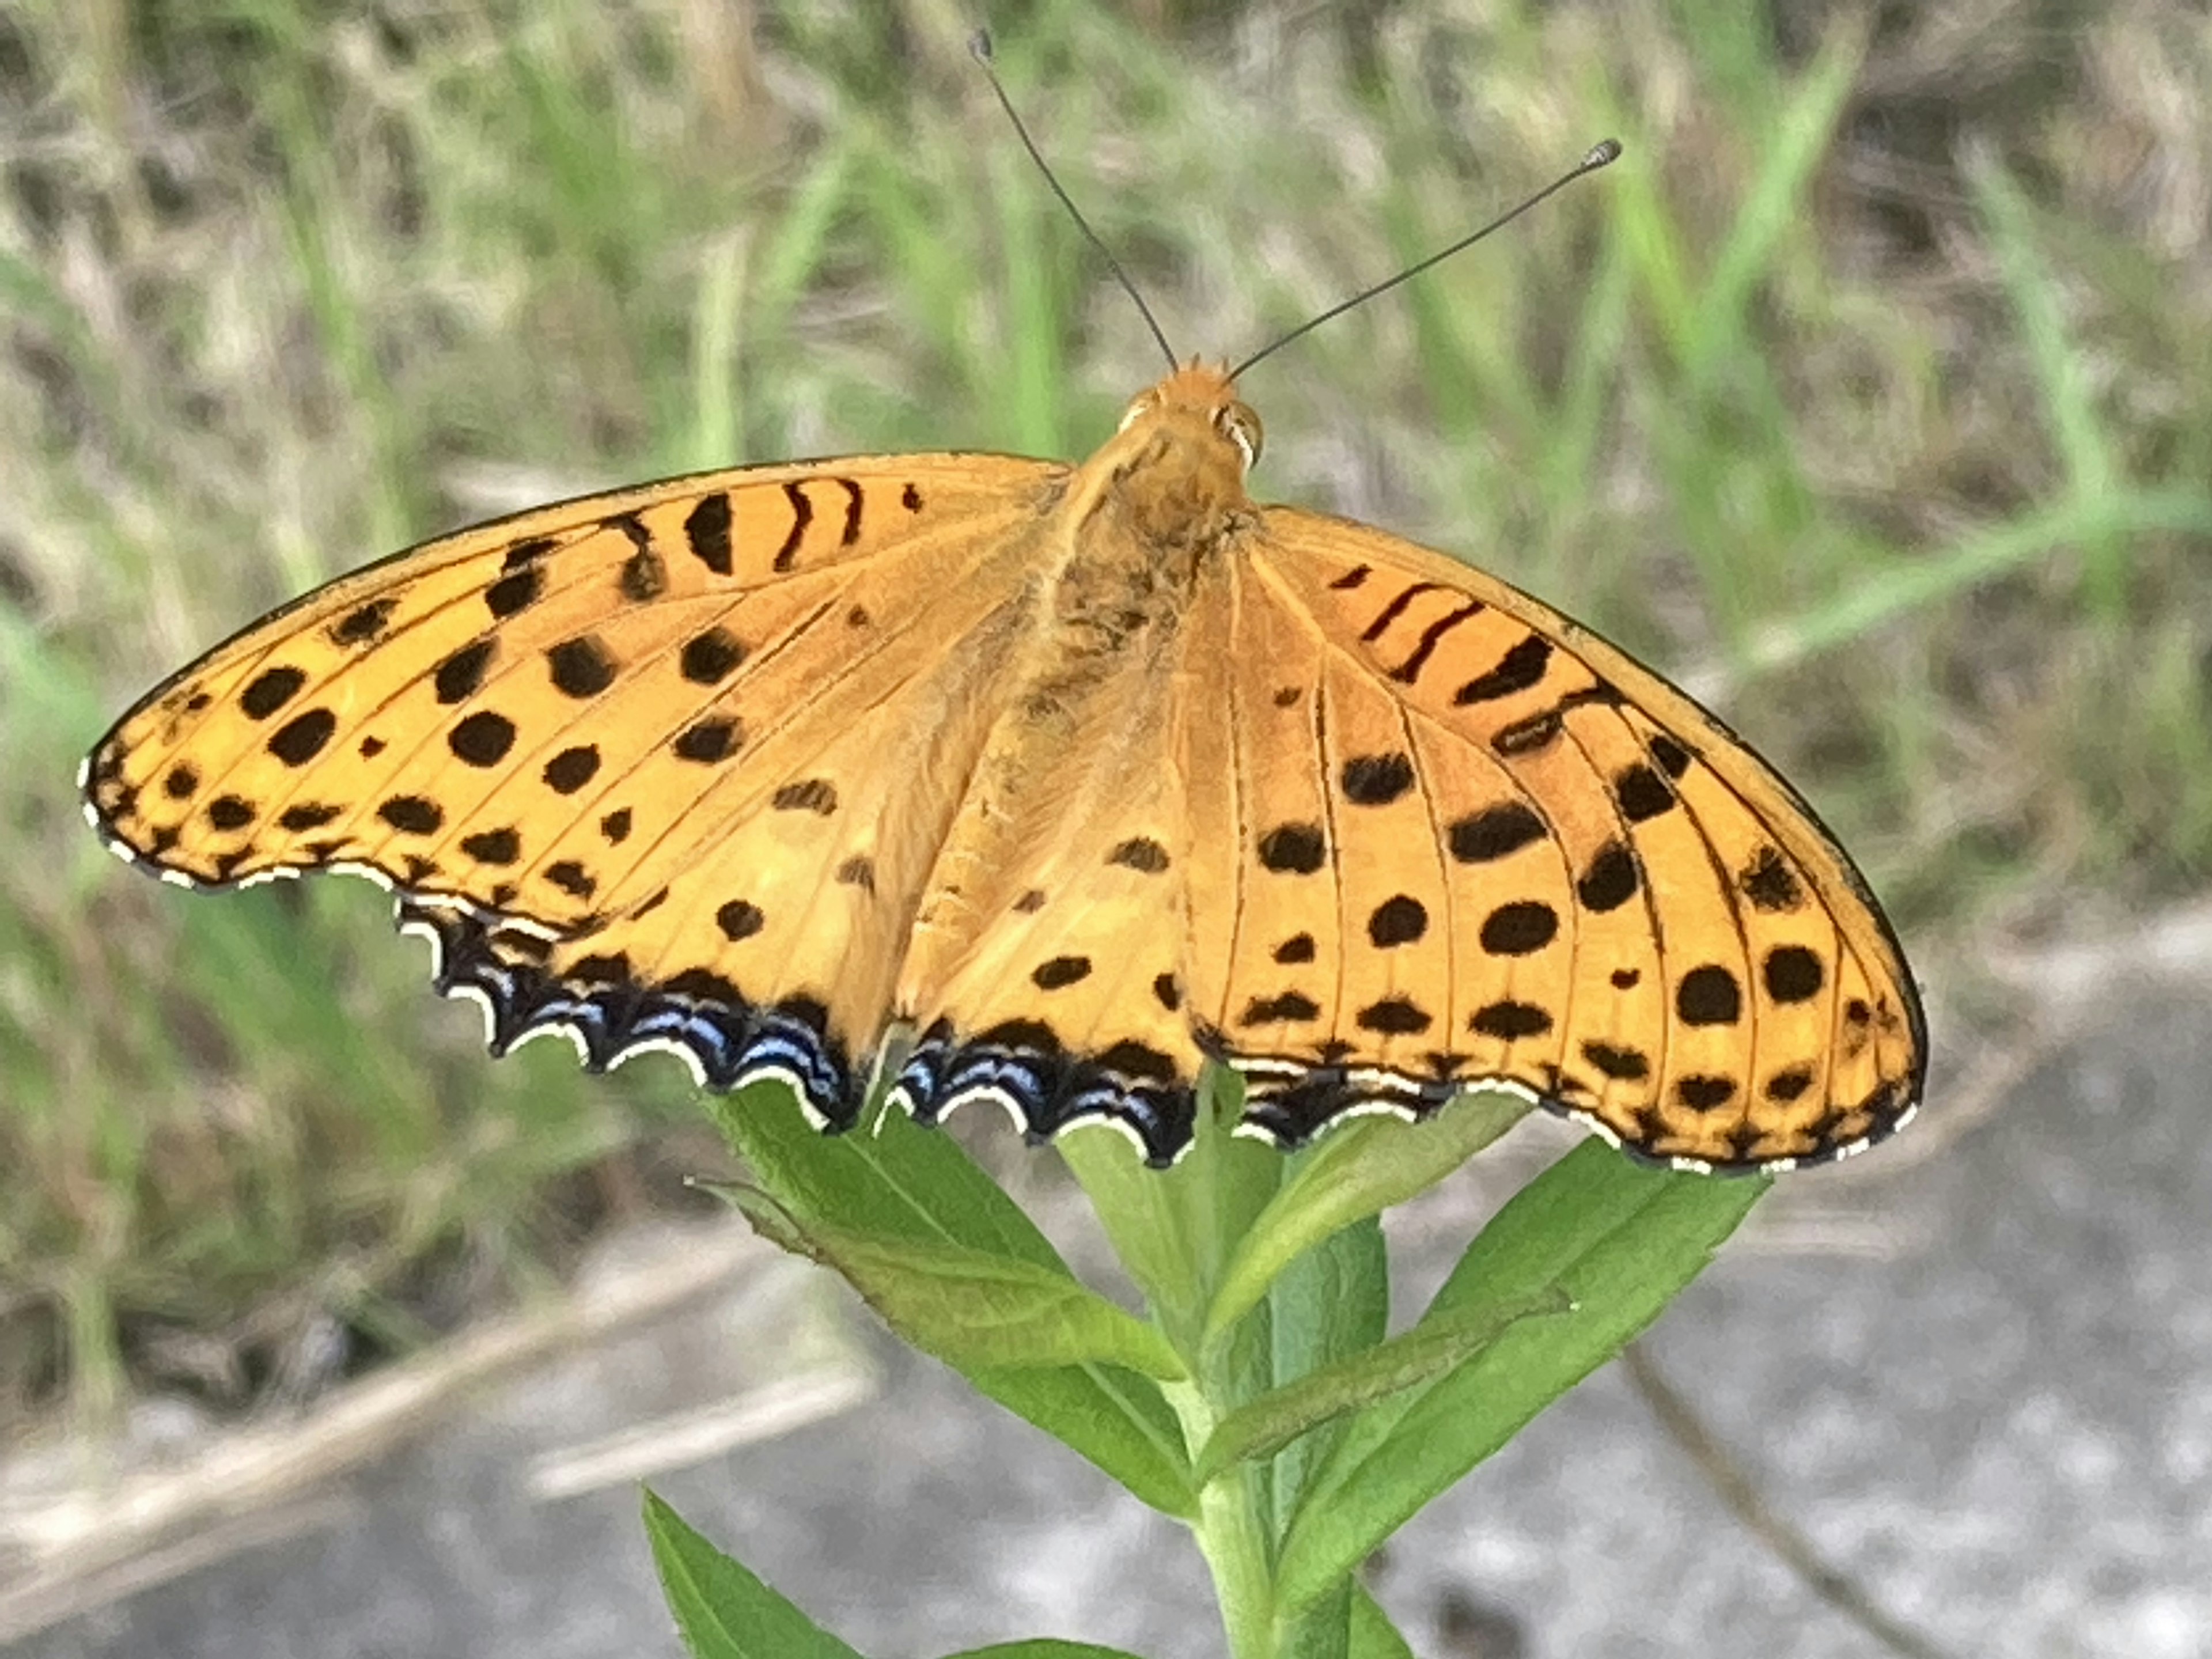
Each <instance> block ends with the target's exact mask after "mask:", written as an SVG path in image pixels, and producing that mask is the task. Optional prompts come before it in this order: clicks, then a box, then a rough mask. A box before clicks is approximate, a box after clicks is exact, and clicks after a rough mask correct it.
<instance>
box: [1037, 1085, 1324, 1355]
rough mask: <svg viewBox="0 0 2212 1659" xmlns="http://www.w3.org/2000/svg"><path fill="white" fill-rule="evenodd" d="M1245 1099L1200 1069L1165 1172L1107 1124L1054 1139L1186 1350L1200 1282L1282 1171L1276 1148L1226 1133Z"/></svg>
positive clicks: (1215, 1268) (1199, 1308) (1218, 1264)
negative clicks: (1190, 1118)
mask: <svg viewBox="0 0 2212 1659" xmlns="http://www.w3.org/2000/svg"><path fill="white" fill-rule="evenodd" d="M1198 1106H1199V1109H1198V1120H1197V1124H1196V1127H1195V1132H1194V1134H1193V1137H1192V1140H1191V1146H1190V1150H1189V1151H1188V1152H1186V1153H1184V1154H1183V1156H1182V1158H1181V1159H1179V1160H1178V1161H1177V1162H1176V1165H1175V1167H1174V1168H1172V1169H1168V1170H1154V1169H1151V1168H1149V1167H1147V1166H1146V1164H1145V1163H1144V1161H1143V1159H1142V1158H1139V1156H1138V1154H1137V1152H1136V1149H1135V1148H1134V1147H1133V1146H1131V1145H1130V1144H1129V1141H1128V1139H1127V1137H1126V1136H1124V1135H1121V1134H1120V1133H1116V1132H1115V1131H1113V1130H1111V1129H1107V1128H1103V1127H1101V1128H1097V1129H1083V1130H1079V1131H1076V1132H1073V1133H1070V1134H1068V1135H1067V1136H1066V1137H1065V1138H1064V1139H1061V1140H1060V1142H1059V1143H1058V1144H1059V1146H1060V1152H1061V1155H1062V1156H1063V1157H1064V1158H1066V1161H1067V1167H1068V1168H1069V1170H1072V1171H1073V1174H1074V1176H1075V1178H1076V1180H1077V1181H1079V1182H1081V1183H1082V1186H1083V1190H1084V1192H1085V1194H1086V1195H1087V1196H1088V1197H1089V1198H1090V1200H1091V1207H1092V1208H1093V1209H1094V1210H1095V1211H1097V1215H1098V1220H1099V1224H1100V1225H1102V1226H1103V1227H1104V1228H1105V1230H1106V1236H1107V1237H1108V1238H1109V1240H1110V1241H1111V1242H1112V1243H1113V1246H1114V1251H1115V1255H1118V1256H1119V1257H1120V1258H1121V1265H1122V1266H1123V1267H1126V1268H1127V1269H1128V1272H1129V1276H1130V1277H1131V1278H1132V1279H1135V1280H1136V1281H1137V1288H1138V1289H1139V1290H1140V1291H1143V1292H1144V1293H1145V1297H1146V1301H1147V1302H1149V1303H1150V1304H1152V1310H1153V1312H1154V1314H1155V1315H1156V1316H1158V1319H1159V1320H1160V1322H1161V1323H1162V1325H1163V1326H1164V1327H1165V1328H1166V1329H1167V1330H1168V1332H1169V1333H1170V1335H1171V1336H1174V1337H1176V1339H1177V1340H1182V1341H1184V1342H1185V1343H1187V1344H1188V1346H1191V1347H1194V1346H1196V1344H1197V1340H1198V1331H1199V1326H1200V1318H1201V1316H1202V1315H1203V1314H1204V1311H1205V1308H1206V1297H1207V1291H1208V1287H1209V1286H1210V1285H1212V1284H1213V1283H1214V1282H1215V1281H1216V1280H1217V1279H1218V1277H1219V1275H1220V1273H1221V1270H1222V1264H1223V1262H1224V1261H1226V1260H1227V1259H1228V1256H1229V1255H1230V1253H1231V1251H1232V1250H1233V1249H1235V1248H1236V1246H1237V1241H1238V1240H1239V1239H1240V1238H1241V1237H1243V1233H1244V1231H1245V1229H1246V1228H1247V1227H1249V1225H1251V1222H1252V1219H1253V1218H1254V1217H1255V1216H1256V1215H1258V1214H1259V1213H1260V1212H1261V1210H1262V1209H1264V1208H1265V1207H1266V1206H1267V1202H1268V1200H1270V1199H1272V1198H1273V1196H1274V1193H1275V1189H1276V1186H1277V1184H1278V1183H1279V1182H1280V1181H1281V1180H1282V1177H1283V1169H1284V1160H1283V1155H1282V1154H1281V1153H1280V1152H1277V1151H1276V1150H1275V1149H1274V1148H1273V1147H1272V1146H1267V1145H1265V1144H1263V1143H1261V1142H1260V1141H1257V1140H1255V1139H1252V1138H1251V1137H1249V1136H1247V1135H1238V1134H1236V1133H1233V1129H1232V1126H1234V1125H1235V1123H1236V1122H1237V1117H1238V1115H1239V1114H1240V1112H1241V1111H1242V1109H1243V1083H1242V1081H1241V1080H1240V1079H1238V1078H1237V1075H1236V1074H1235V1073H1233V1072H1231V1071H1229V1070H1228V1069H1227V1068H1226V1067H1225V1066H1208V1067H1207V1068H1206V1073H1205V1076H1204V1078H1203V1079H1201V1081H1200V1091H1199V1103H1198Z"/></svg>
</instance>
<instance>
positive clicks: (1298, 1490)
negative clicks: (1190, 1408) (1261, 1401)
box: [1208, 1216, 1390, 1541]
mask: <svg viewBox="0 0 2212 1659" xmlns="http://www.w3.org/2000/svg"><path fill="white" fill-rule="evenodd" d="M1389 1319H1390V1263H1389V1251H1388V1250H1387V1249H1385V1247H1384V1245H1383V1228H1382V1225H1381V1224H1380V1223H1378V1222H1377V1221H1376V1219H1375V1218H1374V1217H1373V1216H1369V1217H1368V1218H1366V1219H1364V1221H1358V1222H1354V1223H1353V1224H1352V1225H1351V1226H1349V1227H1346V1228H1345V1229H1344V1230H1343V1231H1341V1232H1339V1233H1337V1234H1334V1236H1333V1237H1329V1238H1328V1239H1325V1240H1323V1241H1322V1243H1320V1244H1317V1245H1316V1246H1315V1247H1314V1248H1313V1249H1310V1250H1308V1251H1306V1252H1305V1253H1304V1255H1300V1256H1299V1257H1297V1259H1296V1260H1295V1261H1292V1262H1291V1265H1290V1267H1289V1268H1288V1269H1286V1270H1285V1272H1284V1273H1283V1275H1282V1276H1281V1277H1280V1278H1279V1279H1276V1280H1275V1282H1274V1284H1273V1285H1271V1286H1270V1287H1269V1288H1268V1291H1267V1338H1268V1356H1267V1357H1268V1367H1267V1376H1266V1377H1265V1378H1264V1379H1263V1380H1262V1382H1261V1386H1260V1388H1259V1389H1256V1390H1255V1396H1256V1397H1258V1398H1265V1397H1267V1394H1268V1393H1269V1392H1270V1391H1271V1390H1273V1389H1275V1388H1277V1387H1279V1385H1281V1384H1283V1383H1296V1382H1297V1380H1298V1379H1299V1378H1301V1377H1304V1376H1310V1375H1311V1374H1312V1373H1314V1372H1315V1371H1317V1370H1320V1369H1321V1368H1322V1367H1323V1366H1325V1365H1328V1364H1333V1363H1334V1362H1336V1361H1339V1360H1344V1359H1349V1358H1352V1357H1353V1356H1354V1355H1357V1354H1360V1353H1364V1352H1366V1351H1367V1350H1368V1349H1370V1348H1372V1347H1373V1346H1375V1345H1376V1343H1378V1342H1380V1341H1381V1340H1383V1333H1384V1331H1385V1330H1386V1329H1388V1328H1389ZM1232 1403H1233V1402H1232ZM1219 1426H1220V1425H1216V1427H1217V1429H1218V1427H1219ZM1208 1438H1209V1439H1210V1438H1212V1437H1211V1436H1209V1437H1208ZM1334 1445H1335V1441H1334V1437H1333V1436H1331V1435H1329V1434H1327V1433H1316V1434H1310V1435H1306V1436H1304V1437H1301V1438H1300V1439H1299V1440H1298V1441H1297V1443H1296V1444H1295V1445H1293V1446H1291V1447H1289V1448H1287V1449H1285V1451H1284V1453H1283V1455H1281V1456H1279V1457H1277V1458H1275V1459H1274V1460H1273V1462H1270V1463H1269V1464H1268V1466H1267V1478H1268V1481H1269V1486H1270V1488H1271V1490H1270V1492H1269V1493H1268V1515H1269V1538H1270V1541H1279V1528H1280V1525H1281V1523H1282V1522H1285V1521H1287V1520H1288V1519H1289V1518H1290V1517H1291V1516H1292V1515H1294V1514H1296V1513H1297V1506H1298V1500H1299V1498H1301V1497H1303V1496H1304V1492H1305V1486H1306V1482H1307V1481H1308V1480H1310V1479H1311V1477H1312V1474H1313V1472H1314V1470H1315V1469H1316V1468H1319V1467H1320V1465H1321V1462H1322V1459H1323V1458H1324V1457H1325V1456H1326V1455H1328V1453H1329V1452H1330V1451H1331V1450H1333V1449H1334Z"/></svg>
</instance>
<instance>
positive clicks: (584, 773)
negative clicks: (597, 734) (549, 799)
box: [545, 743, 599, 795]
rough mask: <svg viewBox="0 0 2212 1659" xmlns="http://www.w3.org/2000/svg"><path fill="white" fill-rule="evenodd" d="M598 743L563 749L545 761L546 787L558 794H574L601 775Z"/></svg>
mask: <svg viewBox="0 0 2212 1659" xmlns="http://www.w3.org/2000/svg"><path fill="white" fill-rule="evenodd" d="M598 775H599V749H598V747H597V745H595V744H588V743H583V744H576V745H575V746H574V747H573V748H569V749H563V750H562V751H561V752H560V753H559V754H557V755H556V756H554V757H553V758H552V759H551V760H549V761H547V762H546V763H545V787H547V788H549V789H550V790H551V791H552V792H553V793H555V794H556V795H573V794H574V793H576V792H577V791H578V790H579V789H581V788H582V787H584V786H585V785H586V784H587V783H589V782H590V781H592V779H593V778H595V777H597V776H598Z"/></svg>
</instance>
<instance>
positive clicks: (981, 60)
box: [968, 29, 1178, 368]
mask: <svg viewBox="0 0 2212 1659" xmlns="http://www.w3.org/2000/svg"><path fill="white" fill-rule="evenodd" d="M968 50H969V53H970V54H971V55H972V56H973V57H974V58H975V61H976V62H977V63H978V64H981V65H982V66H983V73H984V75H985V76H987V77H988V78H989V80H990V82H991V90H992V91H993V92H995V93H996V94H999V107H1000V109H1002V110H1004V111H1006V119H1008V120H1009V121H1012V123H1013V124H1014V132H1015V134H1016V136H1017V137H1019V138H1020V139H1021V141H1022V148H1023V149H1025V150H1027V151H1029V153H1030V161H1035V162H1036V165H1037V171H1038V172H1039V173H1042V174H1044V181H1045V183H1047V184H1048V185H1051V186H1052V193H1053V194H1054V196H1057V197H1060V206H1062V207H1064V208H1066V210H1067V216H1068V217H1069V218H1071V219H1073V220H1074V221H1075V228H1077V229H1078V230H1080V231H1081V232H1082V233H1083V234H1085V236H1087V237H1089V238H1090V239H1091V246H1093V247H1095V248H1097V250H1098V253H1099V257H1100V258H1103V259H1104V260H1105V261H1106V268H1107V269H1108V270H1110V271H1112V272H1113V273H1114V280H1115V282H1117V283H1121V289H1122V292H1124V293H1125V294H1127V295H1128V296H1129V297H1130V298H1131V299H1132V300H1133V301H1136V302H1137V310H1138V311H1139V313H1141V314H1142V315H1143V317H1144V319H1145V326H1146V328H1149V329H1150V330H1152V338H1153V339H1155V340H1157V341H1158V343H1159V347H1160V350H1161V352H1162V353H1163V354H1164V356H1166V358H1167V360H1168V367H1169V368H1176V367H1178V362H1177V359H1176V355H1175V348H1174V347H1173V346H1171V345H1170V344H1169V343H1168V337H1167V335H1166V334H1165V333H1164V332H1163V331H1162V330H1161V328H1160V325H1159V319H1158V318H1156V317H1154V316H1153V315H1152V307H1150V306H1148V305H1146V303H1145V296H1144V295H1141V294H1139V293H1138V292H1137V285H1136V284H1135V283H1133V282H1131V281H1130V280H1129V273H1128V272H1127V271H1126V270H1122V269H1121V261H1120V260H1119V259H1117V258H1115V257H1114V250H1113V249H1112V248H1110V247H1108V246H1106V243H1105V240H1104V239H1103V238H1102V237H1101V236H1100V235H1099V234H1098V233H1097V231H1095V230H1093V229H1091V221H1089V220H1088V219H1086V218H1085V217H1084V216H1083V210H1082V209H1081V208H1079V207H1078V206H1076V205H1075V203H1074V202H1073V200H1072V199H1071V198H1070V197H1069V196H1068V193H1067V192H1066V191H1065V190H1064V189H1062V188H1061V187H1060V180H1059V179H1056V178H1054V176H1053V171H1052V166H1051V164H1050V163H1049V162H1048V161H1046V160H1045V159H1044V152H1043V151H1042V150H1041V149H1038V148H1037V147H1036V139H1034V138H1032V137H1030V130H1029V129H1028V128H1027V127H1026V126H1024V125H1022V118H1021V117H1020V116H1019V115H1018V114H1017V113H1016V112H1015V110H1014V102H1013V100H1012V99H1011V98H1009V97H1007V96H1006V88H1005V87H1004V86H1003V85H1002V84H1000V80H999V71H998V70H996V69H995V68H994V67H993V66H992V63H991V37H990V35H989V34H987V33H985V32H984V31H983V30H981V29H977V30H976V31H975V33H974V34H972V35H970V36H969V38H968Z"/></svg>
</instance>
